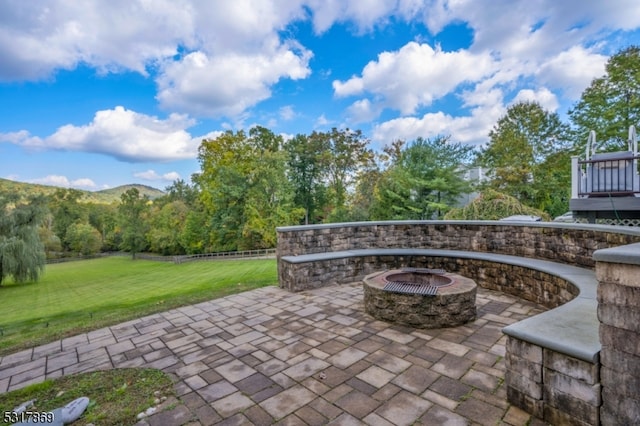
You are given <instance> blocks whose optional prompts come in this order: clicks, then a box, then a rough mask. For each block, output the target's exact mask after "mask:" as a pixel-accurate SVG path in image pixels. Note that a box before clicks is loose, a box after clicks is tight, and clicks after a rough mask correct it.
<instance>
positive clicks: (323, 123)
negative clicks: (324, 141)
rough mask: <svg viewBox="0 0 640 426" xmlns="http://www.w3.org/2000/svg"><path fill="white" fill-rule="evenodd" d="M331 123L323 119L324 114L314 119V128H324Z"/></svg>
mask: <svg viewBox="0 0 640 426" xmlns="http://www.w3.org/2000/svg"><path fill="white" fill-rule="evenodd" d="M330 123H331V121H330V120H328V119H327V117H325V115H324V114H321V115H320V117H318V118H316V122H315V126H314V127H324V126H326V125H328V124H330Z"/></svg>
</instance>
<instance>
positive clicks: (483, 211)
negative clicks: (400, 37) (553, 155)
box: [444, 189, 551, 220]
mask: <svg viewBox="0 0 640 426" xmlns="http://www.w3.org/2000/svg"><path fill="white" fill-rule="evenodd" d="M513 215H532V216H540V217H541V218H542V219H543V220H550V219H551V218H550V217H549V215H548V214H547V213H545V212H543V211H541V210H537V209H534V208H533V207H528V206H525V205H524V204H522V203H521V202H520V201H518V200H517V199H516V198H514V197H511V196H510V195H506V194H502V193H500V192H497V191H494V190H492V189H487V190H486V191H484V192H483V193H482V194H480V196H479V197H478V198H476V199H475V200H473V201H472V202H471V203H469V204H468V205H466V206H465V207H463V208H458V209H452V210H450V211H449V212H448V213H447V214H446V215H445V217H444V218H445V219H446V220H499V219H502V218H505V217H508V216H513Z"/></svg>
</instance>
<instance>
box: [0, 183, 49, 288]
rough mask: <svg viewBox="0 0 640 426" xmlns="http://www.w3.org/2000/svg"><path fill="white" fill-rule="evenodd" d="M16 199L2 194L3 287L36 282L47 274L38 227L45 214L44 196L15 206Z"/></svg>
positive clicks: (0, 258) (0, 264) (0, 256)
mask: <svg viewBox="0 0 640 426" xmlns="http://www.w3.org/2000/svg"><path fill="white" fill-rule="evenodd" d="M16 201H17V200H16V197H13V196H11V195H8V194H0V285H2V282H3V281H4V280H5V279H6V278H9V277H12V278H13V281H14V282H18V283H22V282H26V281H37V280H38V278H39V277H40V275H41V274H42V272H43V271H44V264H45V253H44V245H43V244H42V242H41V241H40V236H39V235H38V228H39V226H40V224H41V223H42V220H43V219H44V216H45V213H46V207H45V201H44V198H43V197H37V198H32V199H31V200H29V202H27V203H16Z"/></svg>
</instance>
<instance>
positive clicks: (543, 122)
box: [479, 102, 571, 211]
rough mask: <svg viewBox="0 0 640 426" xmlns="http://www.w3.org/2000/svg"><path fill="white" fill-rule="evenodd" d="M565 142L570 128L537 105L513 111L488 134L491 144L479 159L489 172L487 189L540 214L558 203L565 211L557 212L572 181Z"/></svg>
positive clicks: (517, 106) (516, 106) (522, 105)
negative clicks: (502, 194) (558, 201)
mask: <svg viewBox="0 0 640 426" xmlns="http://www.w3.org/2000/svg"><path fill="white" fill-rule="evenodd" d="M567 136H568V126H567V125H566V124H564V123H562V121H561V120H560V118H559V116H558V114H556V113H551V112H548V111H546V110H544V109H543V108H542V107H541V106H540V104H538V103H537V102H519V103H517V104H514V105H512V106H511V107H509V109H508V110H507V113H506V114H505V115H504V116H503V117H501V118H500V120H498V122H497V123H496V125H495V126H494V127H493V129H492V130H491V132H490V133H489V138H490V141H489V144H488V145H487V147H486V148H485V149H484V150H483V151H482V152H481V154H480V156H479V162H480V164H481V165H483V166H484V167H486V168H487V169H488V170H489V175H490V177H491V179H490V182H489V187H490V188H492V189H494V190H496V191H498V192H501V193H505V194H507V195H511V196H513V197H515V198H516V199H518V200H519V201H520V202H522V203H524V204H526V205H529V206H532V207H535V208H538V209H541V210H547V209H548V208H549V200H551V199H558V198H560V199H562V200H563V202H564V203H565V204H566V205H564V206H563V207H562V206H561V207H559V208H560V209H563V211H566V208H567V207H568V201H567V197H568V195H569V192H570V187H569V186H570V185H569V182H570V181H571V179H570V167H571V163H570V157H569V143H568V140H567ZM565 163H566V164H565ZM550 167H553V170H550ZM552 178H553V179H552ZM563 194H564V195H563Z"/></svg>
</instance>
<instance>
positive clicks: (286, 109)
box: [278, 105, 296, 121]
mask: <svg viewBox="0 0 640 426" xmlns="http://www.w3.org/2000/svg"><path fill="white" fill-rule="evenodd" d="M278 113H279V115H280V118H282V119H283V120H285V121H289V120H293V119H294V118H295V116H296V112H295V111H294V110H293V106H292V105H285V106H283V107H280V109H279V110H278Z"/></svg>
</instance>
